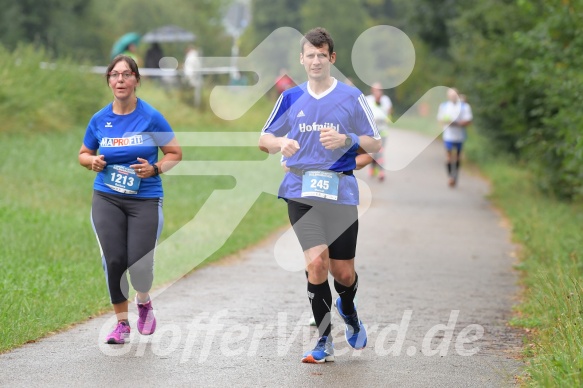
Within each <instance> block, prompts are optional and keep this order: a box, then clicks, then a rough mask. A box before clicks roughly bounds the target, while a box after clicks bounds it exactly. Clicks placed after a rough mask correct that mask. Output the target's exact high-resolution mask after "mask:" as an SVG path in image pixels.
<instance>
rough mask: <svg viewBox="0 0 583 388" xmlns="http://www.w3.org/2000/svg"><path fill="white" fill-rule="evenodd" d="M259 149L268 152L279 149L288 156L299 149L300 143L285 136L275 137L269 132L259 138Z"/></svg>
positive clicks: (272, 152)
mask: <svg viewBox="0 0 583 388" xmlns="http://www.w3.org/2000/svg"><path fill="white" fill-rule="evenodd" d="M259 149H260V150H261V151H263V152H267V153H269V154H276V153H278V152H280V151H281V153H282V154H283V156H285V157H286V158H289V157H290V156H292V155H293V154H295V153H296V152H298V150H299V149H300V144H299V143H298V142H297V141H296V140H293V139H288V138H287V137H276V136H275V135H273V134H271V133H264V134H262V135H261V137H260V138H259Z"/></svg>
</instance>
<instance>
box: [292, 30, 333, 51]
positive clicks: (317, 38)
mask: <svg viewBox="0 0 583 388" xmlns="http://www.w3.org/2000/svg"><path fill="white" fill-rule="evenodd" d="M308 42H309V43H310V44H311V45H312V46H314V47H317V48H321V47H323V46H324V45H325V44H328V54H330V55H332V53H333V52H334V41H333V40H332V37H331V36H330V34H329V33H328V31H326V29H325V28H322V27H316V28H313V29H311V30H310V31H308V32H307V33H306V34H305V35H304V37H303V38H302V40H301V41H300V46H301V48H302V53H303V52H304V45H305V44H306V43H308Z"/></svg>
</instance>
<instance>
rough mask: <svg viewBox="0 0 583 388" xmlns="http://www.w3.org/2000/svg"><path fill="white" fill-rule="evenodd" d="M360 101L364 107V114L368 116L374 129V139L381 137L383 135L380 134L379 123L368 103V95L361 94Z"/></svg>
mask: <svg viewBox="0 0 583 388" xmlns="http://www.w3.org/2000/svg"><path fill="white" fill-rule="evenodd" d="M358 102H360V106H361V107H362V110H364V114H365V115H366V118H367V120H368V122H369V124H370V127H371V128H372V131H373V134H374V135H373V138H374V139H377V140H378V139H380V138H381V135H380V134H379V130H378V128H377V125H376V123H375V121H374V115H373V114H372V110H371V109H370V106H369V105H368V102H367V101H366V97H365V96H364V94H361V95H360V96H359V97H358Z"/></svg>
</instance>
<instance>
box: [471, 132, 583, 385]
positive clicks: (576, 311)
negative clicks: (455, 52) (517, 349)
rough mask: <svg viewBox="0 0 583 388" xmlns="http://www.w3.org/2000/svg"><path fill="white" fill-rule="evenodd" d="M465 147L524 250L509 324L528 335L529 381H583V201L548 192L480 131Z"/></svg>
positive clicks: (533, 382) (546, 383) (573, 382)
mask: <svg viewBox="0 0 583 388" xmlns="http://www.w3.org/2000/svg"><path fill="white" fill-rule="evenodd" d="M466 149H467V155H468V157H469V158H470V159H471V160H472V161H474V162H476V163H477V164H478V165H479V167H480V170H481V171H482V172H483V173H484V174H485V175H486V176H487V177H488V178H489V179H490V180H491V182H492V193H491V198H492V200H493V201H494V203H495V204H496V205H497V206H498V207H499V208H500V209H502V210H503V212H504V213H505V215H506V216H507V217H508V218H509V220H510V221H511V224H512V232H513V237H514V239H515V241H516V242H517V243H519V244H520V245H521V247H522V250H521V253H520V262H519V264H517V268H518V269H519V270H520V271H521V274H522V276H521V281H522V283H523V285H524V294H523V299H522V301H521V303H520V305H519V306H517V308H516V314H515V318H514V319H513V320H512V322H511V323H512V324H513V325H516V326H518V327H523V328H525V329H529V330H528V331H529V333H530V334H528V335H525V342H526V344H525V345H526V346H525V351H524V353H525V360H526V361H527V367H526V374H525V379H524V383H525V385H529V386H537V387H540V386H544V387H557V386H561V387H562V386H565V387H567V386H569V387H580V386H583V206H582V204H576V203H575V204H574V203H565V202H561V201H559V200H556V199H554V198H550V197H548V196H547V195H544V194H542V193H541V191H540V190H539V189H538V187H537V182H536V181H535V179H534V177H533V175H532V174H530V173H529V168H528V165H522V164H521V163H519V162H516V161H514V160H512V159H509V158H503V157H493V156H491V155H493V152H491V150H490V149H489V148H488V145H487V143H486V142H485V141H484V140H483V139H480V138H479V136H476V135H475V134H471V135H470V139H469V141H468V143H467V147H466Z"/></svg>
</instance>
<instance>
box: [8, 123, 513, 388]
mask: <svg viewBox="0 0 583 388" xmlns="http://www.w3.org/2000/svg"><path fill="white" fill-rule="evenodd" d="M390 141H391V142H397V143H398V144H400V145H402V146H400V147H396V150H395V151H394V153H395V155H393V156H394V157H397V158H398V152H399V149H405V148H407V147H415V145H416V144H421V143H423V142H424V141H426V140H424V139H423V138H422V136H421V135H418V134H411V133H407V132H403V131H393V133H392V134H391V138H390ZM393 156H392V157H393ZM443 157H444V155H443V150H442V147H441V144H440V142H439V141H435V142H433V143H431V144H430V145H429V147H428V148H427V149H425V150H424V151H423V152H422V153H421V154H420V156H419V157H417V158H416V159H415V160H414V161H413V162H412V163H411V164H410V165H409V166H407V167H406V168H405V169H403V170H401V171H398V172H389V174H388V176H387V179H386V181H385V182H383V183H380V182H378V181H375V180H373V179H370V178H368V177H367V176H366V173H365V171H360V172H359V174H357V176H359V177H360V179H362V181H363V182H364V183H365V184H363V185H362V186H363V203H364V204H365V205H367V204H368V203H370V207H369V208H368V210H367V211H366V212H364V213H363V214H362V216H361V219H360V235H359V246H358V250H357V271H358V273H359V278H360V284H359V292H358V308H359V312H360V316H361V318H362V320H363V321H364V322H365V324H366V325H367V326H368V328H369V340H368V346H367V348H366V349H364V350H362V351H354V350H352V349H350V348H349V347H348V345H347V343H346V342H345V340H344V338H343V334H342V330H343V329H342V327H343V325H342V324H341V321H340V318H339V317H338V316H337V315H336V314H335V315H334V317H333V335H334V338H335V345H336V362H334V363H326V364H325V365H311V364H302V363H300V357H301V355H302V353H303V352H304V351H305V350H308V349H309V348H311V347H313V345H314V335H315V334H314V333H315V329H314V328H311V327H309V326H308V324H307V322H308V318H309V315H310V313H309V304H308V299H307V296H306V291H305V288H306V286H305V278H304V274H303V271H301V270H300V271H290V270H289V269H284V268H282V267H285V265H282V264H281V262H280V261H277V260H275V259H274V252H277V249H275V247H278V249H279V250H280V251H285V250H286V246H289V249H288V251H289V250H291V251H292V256H293V255H296V257H300V258H301V254H300V252H299V251H296V249H298V247H299V245H297V241H296V242H293V241H292V240H290V239H286V238H284V237H285V235H284V233H285V231H280V232H277V233H275V234H274V235H273V236H272V237H271V238H270V239H268V240H267V241H265V242H263V243H262V244H260V245H258V246H257V247H254V248H252V249H249V250H247V251H245V252H242V253H241V254H239V255H237V256H236V257H232V258H228V259H226V260H224V261H222V262H221V263H218V264H213V265H210V266H206V267H204V268H202V269H200V270H198V271H196V272H194V273H192V274H191V275H189V276H188V277H186V278H184V279H182V280H181V281H179V282H177V283H175V284H173V285H172V286H171V287H169V288H168V289H166V290H165V291H164V292H162V293H160V295H158V296H157V297H156V298H155V304H154V306H155V308H156V313H157V318H158V322H159V326H158V330H157V332H156V333H155V334H154V335H152V336H150V337H142V336H140V335H139V334H138V333H137V330H136V329H135V323H134V322H135V318H136V317H135V311H134V309H135V308H133V307H132V313H133V314H134V315H133V316H132V328H133V332H132V337H131V343H130V344H126V345H123V346H117V345H116V346H111V345H105V344H103V343H102V342H103V338H104V336H105V335H106V334H107V332H108V331H109V330H111V328H112V325H113V321H112V319H111V318H112V317H111V315H110V314H108V315H106V316H103V317H98V318H95V319H91V320H89V321H88V322H86V323H83V324H79V325H76V326H75V327H73V328H72V329H70V330H68V331H66V332H62V333H59V334H56V335H52V336H50V337H47V338H45V339H42V340H40V341H38V342H36V343H34V344H29V345H26V346H24V347H21V348H19V349H16V350H14V351H12V352H10V353H6V354H3V355H0V385H1V386H9V387H58V386H96V387H97V386H99V387H103V386H108V387H121V386H136V385H144V386H213V387H224V386H249V387H251V386H262V387H273V386H290V387H296V386H314V387H315V386H335V387H360V386H367V387H386V386H391V387H500V386H513V385H514V384H515V376H516V375H517V374H519V373H520V371H521V368H522V367H523V363H522V362H521V361H520V360H519V358H518V356H519V351H520V343H521V338H520V334H519V333H517V332H516V331H513V330H512V329H510V328H508V327H507V325H506V322H507V321H508V319H509V318H510V316H511V307H512V305H513V303H514V302H515V297H516V295H517V292H518V287H517V285H516V284H517V275H516V273H514V272H513V270H512V265H513V258H512V251H513V249H515V247H514V246H513V245H512V243H511V242H510V234H509V230H507V228H506V227H504V223H503V220H502V219H501V217H500V215H499V214H498V213H497V212H496V211H495V210H494V209H493V208H492V206H491V204H490V203H489V202H488V200H487V199H486V196H487V193H488V186H487V184H486V183H485V182H484V181H483V180H482V179H480V178H478V177H476V176H472V175H470V174H469V173H468V172H467V171H463V173H462V175H461V179H460V183H459V186H458V187H457V188H455V189H451V188H449V187H448V186H447V184H446V177H445V171H444V170H445V166H444V160H443ZM367 187H369V188H370V192H371V193H372V196H367V194H366V192H367V191H368V189H367ZM371 198H372V199H371ZM282 206H284V203H283V202H282ZM365 207H366V206H365ZM282 236H284V237H282ZM286 244H287V245H286ZM294 244H295V245H294ZM333 295H334V297H335V295H336V294H335V292H333Z"/></svg>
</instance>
